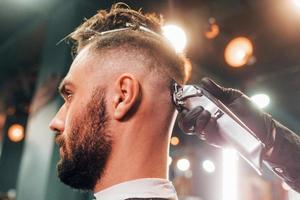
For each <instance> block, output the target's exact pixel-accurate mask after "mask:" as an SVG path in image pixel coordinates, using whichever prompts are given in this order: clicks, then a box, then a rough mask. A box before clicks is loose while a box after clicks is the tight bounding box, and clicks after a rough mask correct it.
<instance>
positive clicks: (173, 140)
mask: <svg viewBox="0 0 300 200" xmlns="http://www.w3.org/2000/svg"><path fill="white" fill-rule="evenodd" d="M171 144H172V145H174V146H176V145H178V144H179V138H178V137H176V136H173V137H172V138H171Z"/></svg>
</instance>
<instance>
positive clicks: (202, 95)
mask: <svg viewBox="0 0 300 200" xmlns="http://www.w3.org/2000/svg"><path fill="white" fill-rule="evenodd" d="M173 102H174V103H175V106H176V108H177V110H178V111H179V112H180V111H182V110H183V109H187V110H192V109H193V108H195V107H198V106H202V107H203V108H204V109H205V110H207V111H208V112H209V113H210V114H211V117H213V118H215V120H216V124H217V126H218V131H219V134H220V135H221V136H222V137H223V138H224V139H225V140H226V141H227V142H228V143H229V144H230V145H231V146H232V147H234V148H235V149H236V150H237V152H238V153H239V154H240V156H241V157H243V158H244V159H245V160H246V161H247V162H248V163H249V164H250V165H251V166H252V167H253V168H254V169H255V170H256V171H257V172H258V174H260V175H261V163H262V158H261V153H262V150H263V148H264V144H263V143H262V142H261V141H260V140H259V139H258V138H257V137H256V136H255V135H254V133H253V132H252V131H251V130H250V129H249V128H248V127H247V126H246V125H245V124H244V123H243V122H242V121H241V120H240V119H239V118H238V117H237V116H236V115H235V114H233V113H232V112H231V111H230V110H229V109H228V108H227V107H226V106H225V105H224V104H223V103H222V102H221V101H220V100H218V99H216V98H215V97H214V96H212V95H211V94H209V93H208V92H207V91H206V90H205V89H203V88H201V87H199V86H197V85H183V86H180V85H178V84H177V83H174V84H173ZM190 131H191V134H194V133H193V131H194V127H191V128H190ZM200 138H201V137H200Z"/></svg>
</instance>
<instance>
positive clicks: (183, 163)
mask: <svg viewBox="0 0 300 200" xmlns="http://www.w3.org/2000/svg"><path fill="white" fill-rule="evenodd" d="M190 165H191V164H190V161H189V160H188V159H187V158H181V159H179V160H178V161H177V164H176V166H177V168H178V169H179V170H180V171H187V170H189V168H190Z"/></svg>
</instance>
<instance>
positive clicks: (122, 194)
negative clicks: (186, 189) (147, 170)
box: [94, 178, 178, 200]
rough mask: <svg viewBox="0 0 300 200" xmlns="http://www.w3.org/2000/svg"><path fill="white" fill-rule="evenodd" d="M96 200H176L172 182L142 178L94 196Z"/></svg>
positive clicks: (120, 184)
mask: <svg viewBox="0 0 300 200" xmlns="http://www.w3.org/2000/svg"><path fill="white" fill-rule="evenodd" d="M94 196H95V197H96V199H97V200H125V199H128V198H165V199H170V200H178V198H177V194H176V191H175V188H174V186H173V184H172V182H170V181H168V180H165V179H159V178H142V179H136V180H132V181H127V182H123V183H119V184H117V185H114V186H111V187H109V188H107V189H105V190H102V191H100V192H97V193H95V194H94Z"/></svg>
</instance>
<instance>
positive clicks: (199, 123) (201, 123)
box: [195, 110, 211, 135]
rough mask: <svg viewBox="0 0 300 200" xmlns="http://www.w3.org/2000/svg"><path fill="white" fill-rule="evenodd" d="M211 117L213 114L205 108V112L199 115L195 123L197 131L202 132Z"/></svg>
mask: <svg viewBox="0 0 300 200" xmlns="http://www.w3.org/2000/svg"><path fill="white" fill-rule="evenodd" d="M210 118H211V114H210V113H209V112H208V111H207V110H203V112H201V113H200V115H198V117H197V120H196V123H195V133H197V134H202V135H203V130H204V128H205V126H206V125H207V123H208V122H209V120H210Z"/></svg>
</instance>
